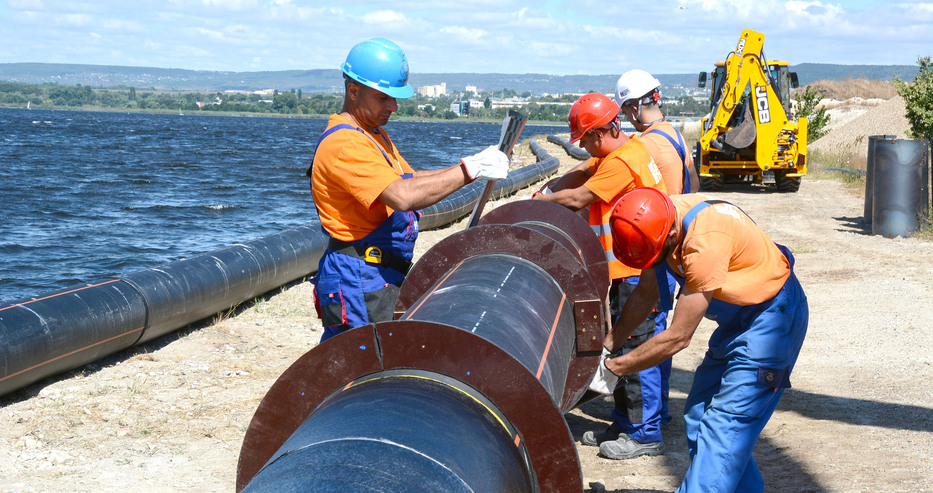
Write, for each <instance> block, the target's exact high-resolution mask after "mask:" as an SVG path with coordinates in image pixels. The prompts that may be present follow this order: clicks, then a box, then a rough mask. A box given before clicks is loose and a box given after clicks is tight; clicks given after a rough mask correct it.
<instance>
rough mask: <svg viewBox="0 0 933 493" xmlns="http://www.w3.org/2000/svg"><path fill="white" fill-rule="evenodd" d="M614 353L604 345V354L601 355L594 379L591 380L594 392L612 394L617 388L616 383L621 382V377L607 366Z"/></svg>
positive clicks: (591, 388) (591, 387)
mask: <svg viewBox="0 0 933 493" xmlns="http://www.w3.org/2000/svg"><path fill="white" fill-rule="evenodd" d="M611 356H612V354H611V353H610V352H609V350H608V349H606V348H605V347H603V354H602V356H600V357H599V368H597V370H596V373H595V374H594V375H593V379H592V380H590V386H589V387H590V390H592V391H593V392H599V393H600V394H611V393H612V391H613V390H615V388H616V384H618V383H619V377H618V375H616V374H615V373H612V372H611V371H609V368H608V367H606V360H608V359H610V357H611Z"/></svg>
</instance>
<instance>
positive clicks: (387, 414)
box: [243, 370, 535, 493]
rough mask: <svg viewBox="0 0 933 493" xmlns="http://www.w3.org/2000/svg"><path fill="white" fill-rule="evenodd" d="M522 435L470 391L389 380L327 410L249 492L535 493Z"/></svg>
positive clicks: (423, 380) (350, 393)
mask: <svg viewBox="0 0 933 493" xmlns="http://www.w3.org/2000/svg"><path fill="white" fill-rule="evenodd" d="M348 430H352V431H351V432H350V433H347V431H348ZM514 434H515V431H514V428H513V427H511V425H510V424H509V423H508V422H507V421H506V420H505V416H504V414H503V413H502V412H501V411H499V410H498V409H497V408H496V406H495V405H494V404H493V403H492V402H490V401H489V400H488V399H486V398H485V397H484V396H483V395H482V394H480V393H478V392H476V390H474V389H472V388H470V387H469V386H467V385H464V384H463V383H462V382H459V381H456V380H453V379H451V378H449V377H446V376H444V375H441V374H438V373H433V372H425V371H419V370H395V371H384V372H379V373H375V374H372V375H370V376H368V377H366V378H364V379H361V380H360V381H357V382H354V383H353V384H352V385H351V386H350V387H348V388H347V389H346V390H344V391H342V392H340V393H338V394H336V395H333V396H331V398H329V399H327V400H326V401H325V402H323V403H321V405H320V406H319V407H318V409H317V410H315V412H314V414H312V415H311V417H309V418H308V419H307V420H306V421H305V422H304V423H302V425H301V427H300V428H298V430H296V431H295V433H294V434H293V435H292V436H291V438H289V440H288V441H287V442H286V443H285V444H284V445H283V446H282V448H281V449H280V450H279V452H277V453H276V455H275V456H274V457H273V458H272V459H271V460H270V463H269V465H268V466H266V467H265V468H263V470H262V471H260V472H259V473H258V474H257V475H256V477H254V478H253V480H252V482H250V483H249V485H247V486H246V488H244V489H243V491H244V492H250V493H256V492H269V493H280V492H283V491H335V492H336V491H341V492H343V491H348V492H349V491H411V492H415V491H418V492H420V491H443V492H451V493H456V492H463V493H471V492H477V491H490V492H493V491H494V492H511V491H535V488H534V484H535V478H534V477H533V476H532V474H533V473H532V471H531V467H530V463H529V457H528V454H527V449H525V448H524V447H516V446H515V445H514V444H513V443H512V439H513V437H514ZM516 472H517V474H516Z"/></svg>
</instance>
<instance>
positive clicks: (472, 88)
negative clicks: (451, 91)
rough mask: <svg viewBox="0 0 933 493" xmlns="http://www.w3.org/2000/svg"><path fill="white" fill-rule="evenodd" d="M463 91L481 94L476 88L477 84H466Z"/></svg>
mask: <svg viewBox="0 0 933 493" xmlns="http://www.w3.org/2000/svg"><path fill="white" fill-rule="evenodd" d="M463 92H471V93H473V94H479V91H477V90H476V86H466V88H465V89H464V90H463Z"/></svg>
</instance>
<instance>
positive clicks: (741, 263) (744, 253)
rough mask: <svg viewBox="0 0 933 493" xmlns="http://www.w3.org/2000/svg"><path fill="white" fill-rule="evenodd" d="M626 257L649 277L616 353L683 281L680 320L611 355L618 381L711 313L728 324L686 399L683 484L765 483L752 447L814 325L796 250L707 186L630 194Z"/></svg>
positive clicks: (677, 347)
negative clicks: (663, 285) (665, 282)
mask: <svg viewBox="0 0 933 493" xmlns="http://www.w3.org/2000/svg"><path fill="white" fill-rule="evenodd" d="M610 223H611V229H612V236H613V245H615V248H616V249H615V253H616V257H617V258H618V259H619V260H620V261H622V262H623V263H625V264H626V265H628V266H630V267H635V268H641V269H643V270H642V276H641V278H640V281H639V283H638V286H637V287H636V288H635V291H634V292H633V293H632V295H631V297H630V298H629V300H628V302H626V304H625V307H624V309H623V311H622V315H621V316H620V317H619V320H618V321H617V322H616V324H615V325H614V326H613V328H612V330H611V331H610V332H609V333H608V334H607V336H606V338H605V341H604V342H605V346H606V348H607V349H608V350H609V351H610V352H611V351H615V350H616V349H617V348H619V347H621V346H622V344H623V341H625V339H626V338H627V337H628V335H629V334H630V333H632V332H633V331H635V330H637V329H638V327H640V326H641V324H642V323H643V321H644V319H645V316H646V315H647V314H648V313H649V312H650V311H651V310H652V308H653V307H654V305H655V303H656V302H657V301H658V299H659V297H660V299H661V301H662V304H665V305H668V306H669V305H670V304H671V301H672V300H671V299H670V298H669V297H668V291H667V290H666V289H661V292H660V295H659V291H658V286H659V284H658V278H661V279H664V278H665V273H666V272H670V273H671V274H672V275H674V276H675V277H676V278H677V281H678V283H680V285H681V292H680V295H679V297H678V299H677V306H676V308H675V309H674V314H673V319H672V321H671V326H670V328H669V329H667V330H666V331H664V332H662V333H660V334H658V335H657V336H656V337H654V338H652V339H651V340H649V341H648V342H646V343H645V344H643V345H642V346H640V347H639V348H637V349H635V350H634V351H632V352H630V353H627V354H624V355H622V356H619V357H608V358H604V359H603V360H602V362H601V363H600V368H599V371H598V372H597V374H596V376H595V378H594V381H603V382H605V384H606V385H612V382H613V381H614V380H615V379H616V378H618V375H625V374H628V373H631V372H633V371H638V370H640V369H643V368H649V367H652V366H654V365H657V364H658V363H660V362H662V361H665V360H666V359H668V358H670V357H671V356H673V355H674V354H676V353H677V352H679V351H681V350H682V349H684V348H686V347H687V346H688V345H689V344H690V340H691V338H692V337H693V334H694V332H695V331H696V329H697V325H698V324H699V323H700V320H701V319H702V318H703V317H704V316H705V317H707V318H709V319H712V320H715V321H716V323H717V324H718V327H717V329H716V330H715V331H714V332H713V334H712V336H711V337H710V340H709V349H708V351H707V352H706V355H705V357H704V358H703V362H702V363H701V364H700V366H699V367H698V368H697V369H696V373H695V375H694V379H693V385H692V387H691V388H690V393H689V395H688V396H687V401H686V403H685V405H684V419H685V423H686V433H687V445H688V451H689V453H690V458H691V459H692V462H691V464H690V467H689V469H688V470H687V474H686V477H685V478H684V481H683V483H682V484H681V486H680V488H679V489H678V490H677V491H678V492H703V493H710V492H734V491H738V492H752V493H754V492H761V491H763V490H764V480H763V479H762V476H761V472H760V471H759V470H758V466H757V464H756V463H755V460H754V458H753V457H752V450H753V449H754V447H755V443H756V442H757V441H758V436H759V434H760V433H761V430H762V429H763V428H764V426H765V424H766V423H767V422H768V419H770V417H771V414H772V413H773V412H774V409H775V407H777V404H778V402H779V401H780V400H781V396H782V395H783V394H784V389H785V388H788V387H790V374H791V371H792V370H793V368H794V363H795V362H796V361H797V356H798V355H799V354H800V348H801V346H802V344H803V340H804V336H805V335H806V331H807V322H808V318H809V308H808V306H807V298H806V295H805V294H804V292H803V289H802V288H801V287H800V283H799V282H798V281H797V278H796V276H795V275H794V272H793V266H794V257H793V255H791V252H790V250H788V249H787V248H785V247H783V246H781V245H777V244H775V243H774V242H773V241H772V240H771V239H770V238H769V237H768V235H766V234H765V233H764V232H763V231H762V230H761V229H760V228H759V227H758V226H757V225H756V224H755V223H754V221H752V220H751V218H749V217H748V216H747V215H746V214H745V213H744V212H743V211H742V210H741V209H739V208H738V207H736V206H734V205H732V204H729V203H727V202H723V201H721V200H715V199H713V198H711V197H707V196H704V195H700V194H690V195H675V196H673V197H670V196H668V195H667V194H666V193H664V192H662V191H660V190H657V189H653V188H645V189H639V190H635V191H633V192H631V193H628V194H626V195H625V196H623V197H622V199H621V200H620V201H619V202H618V203H617V204H616V205H615V207H614V208H613V211H612V215H611V218H610Z"/></svg>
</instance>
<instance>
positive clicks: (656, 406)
mask: <svg viewBox="0 0 933 493" xmlns="http://www.w3.org/2000/svg"><path fill="white" fill-rule="evenodd" d="M618 115H619V106H618V105H617V104H616V103H615V102H614V101H612V99H610V98H609V97H607V96H604V95H602V94H596V93H591V94H586V95H583V96H581V97H580V98H579V99H578V100H577V101H576V102H575V103H574V104H573V106H571V108H570V115H569V116H568V122H569V125H570V141H571V142H579V146H580V147H582V148H584V149H586V151H587V152H589V154H590V155H591V156H592V158H590V159H589V160H587V161H585V162H583V163H581V164H580V165H579V166H577V167H576V168H574V169H573V170H571V171H569V172H567V173H566V174H565V175H563V176H561V177H559V178H557V179H554V180H551V181H550V182H549V183H548V184H547V185H546V186H545V187H544V189H543V190H542V191H539V192H535V193H534V194H533V195H532V198H533V199H535V200H547V201H550V202H556V203H558V204H561V205H563V206H565V207H568V208H569V209H571V210H575V211H576V210H580V209H583V208H585V207H589V223H590V226H592V228H593V230H594V231H596V232H597V234H598V235H599V239H600V241H601V242H602V246H603V249H604V250H605V252H606V260H607V262H608V264H609V275H610V277H611V278H612V282H611V284H610V289H609V293H608V301H609V307H610V315H611V317H612V318H613V319H614V318H615V317H617V316H618V315H619V313H621V310H622V305H623V304H624V303H625V300H626V298H627V297H628V295H629V293H630V292H631V291H632V290H633V289H634V288H635V285H636V284H637V283H638V276H639V273H640V271H639V269H633V268H631V267H627V266H625V265H623V264H622V262H619V261H618V259H616V258H615V256H614V254H613V242H612V235H611V234H610V231H609V214H610V213H611V212H612V205H613V204H615V202H616V201H617V200H619V198H620V197H622V195H623V194H625V193H626V192H629V191H631V190H635V189H636V188H639V187H658V188H660V189H662V190H663V189H664V181H663V178H662V176H661V172H660V171H659V170H658V167H657V165H656V164H655V162H654V160H653V159H652V158H651V155H650V154H649V153H648V150H647V149H646V148H645V144H644V143H643V142H642V140H641V139H640V138H638V137H634V136H632V137H630V136H628V135H626V134H625V133H624V132H622V130H621V129H620V127H619V116H618ZM654 331H655V326H654V322H653V320H648V319H647V317H646V318H645V319H643V320H642V323H641V324H640V325H639V327H638V328H637V329H636V330H635V332H634V334H633V335H632V337H631V338H630V339H629V340H627V341H626V342H625V344H622V345H620V346H619V347H618V348H615V349H616V350H619V351H622V352H627V351H631V350H632V349H634V348H636V347H638V345H639V344H642V343H644V342H645V341H646V340H648V339H649V338H650V337H652V336H653V335H654ZM604 356H606V355H605V354H604ZM660 382H661V370H660V368H658V367H654V368H647V369H643V370H642V371H640V372H637V373H632V374H630V375H625V377H624V378H623V379H622V381H621V382H619V384H618V387H615V386H614V387H611V388H605V389H594V390H597V391H599V392H602V393H606V394H610V393H611V394H613V396H614V399H615V409H614V410H613V411H612V418H613V419H612V424H610V425H609V427H608V428H607V429H605V430H599V431H587V432H586V433H584V435H583V437H582V442H583V444H585V445H591V446H598V445H600V444H601V443H603V442H605V441H607V440H613V441H617V442H618V443H619V444H620V447H619V449H618V450H621V452H618V453H617V454H616V455H615V456H614V457H613V458H617V459H628V458H634V457H638V456H641V455H658V454H661V453H663V449H662V446H663V440H662V436H661V401H660V396H661V391H660Z"/></svg>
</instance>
